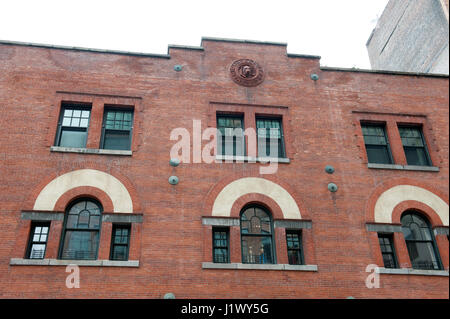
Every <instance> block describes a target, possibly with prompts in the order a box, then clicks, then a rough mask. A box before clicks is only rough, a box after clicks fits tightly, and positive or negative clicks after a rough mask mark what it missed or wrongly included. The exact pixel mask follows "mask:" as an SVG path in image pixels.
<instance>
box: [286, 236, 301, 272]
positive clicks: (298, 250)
mask: <svg viewBox="0 0 450 319" xmlns="http://www.w3.org/2000/svg"><path fill="white" fill-rule="evenodd" d="M288 235H296V236H297V237H298V244H299V247H298V248H289V238H288ZM286 248H287V254H288V263H289V264H290V265H304V264H305V256H304V251H303V238H302V231H301V230H300V229H286ZM289 251H296V252H297V257H298V260H299V261H300V262H299V263H292V262H291V260H290V258H289V256H290V254H289Z"/></svg>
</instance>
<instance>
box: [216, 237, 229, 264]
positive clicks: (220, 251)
mask: <svg viewBox="0 0 450 319" xmlns="http://www.w3.org/2000/svg"><path fill="white" fill-rule="evenodd" d="M228 246H229V231H228V229H227V228H213V262H215V263H229V262H230V257H229V248H228Z"/></svg>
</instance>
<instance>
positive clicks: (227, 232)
mask: <svg viewBox="0 0 450 319" xmlns="http://www.w3.org/2000/svg"><path fill="white" fill-rule="evenodd" d="M216 233H225V236H226V243H227V244H226V246H216V244H215V239H216V238H215V236H214V235H215V234H216ZM216 249H226V251H227V254H226V261H225V262H219V261H216V254H215V250H216ZM212 260H213V263H230V228H229V227H213V228H212Z"/></svg>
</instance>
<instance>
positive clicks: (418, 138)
mask: <svg viewBox="0 0 450 319" xmlns="http://www.w3.org/2000/svg"><path fill="white" fill-rule="evenodd" d="M398 130H399V133H400V137H401V139H402V144H403V149H404V150H405V156H406V161H407V163H408V165H420V166H431V159H430V156H429V154H428V150H427V147H426V145H425V139H424V137H423V133H422V129H421V128H420V127H411V126H399V128H398Z"/></svg>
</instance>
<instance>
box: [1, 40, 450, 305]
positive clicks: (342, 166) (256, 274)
mask: <svg viewBox="0 0 450 319" xmlns="http://www.w3.org/2000/svg"><path fill="white" fill-rule="evenodd" d="M202 45H203V47H204V50H183V49H175V48H172V49H170V52H169V53H170V59H167V58H156V57H153V58H152V57H140V56H127V55H118V54H103V53H94V52H81V51H69V50H58V49H49V48H37V47H27V46H18V45H6V44H0V108H1V116H0V131H1V134H0V145H1V149H2V152H1V153H0V202H1V205H0V218H1V220H0V221H1V223H0V297H3V298H23V297H24V298H35V297H39V298H54V297H58V298H61V297H70V298H124V297H131V298H161V297H162V296H163V295H164V294H165V293H167V292H172V293H174V294H175V296H176V297H177V298H346V297H347V296H353V297H356V298H448V297H449V295H448V291H449V290H448V288H449V286H448V277H437V276H411V275H410V276H408V275H381V287H380V288H378V289H368V288H366V286H365V279H366V277H367V276H368V275H369V273H366V272H365V269H366V267H367V265H369V264H373V263H380V254H379V247H378V246H377V241H376V238H374V236H375V237H376V235H375V233H370V232H368V231H367V230H366V222H367V221H368V220H367V216H366V204H367V202H368V201H369V200H370V196H371V194H372V193H373V191H374V190H375V189H376V188H377V187H378V186H380V185H382V184H384V183H389V181H391V180H393V179H402V178H405V179H410V180H414V181H416V182H417V183H418V184H425V185H432V186H433V187H434V188H435V189H437V190H438V191H439V192H441V193H442V194H444V195H445V196H446V198H448V174H449V170H448V153H449V144H448V116H449V113H448V103H449V98H448V89H449V82H448V78H443V77H424V76H412V75H411V76H410V75H392V74H381V73H369V72H344V71H339V70H330V69H320V66H319V60H317V59H312V58H301V57H288V56H287V55H286V47H285V46H281V45H257V44H251V43H231V42H223V41H203V43H202ZM241 58H249V59H252V60H254V61H256V62H258V63H259V64H260V65H261V66H262V67H263V69H264V71H265V80H264V82H263V83H262V84H260V85H259V86H257V87H250V88H247V87H243V86H239V85H237V84H236V83H234V82H233V81H232V80H231V79H230V75H229V67H230V65H231V63H232V62H233V61H235V60H237V59H241ZM176 64H180V65H182V66H183V70H182V71H181V72H176V71H174V69H173V67H174V65H176ZM311 73H317V74H318V75H319V80H318V81H312V80H311V79H310V74H311ZM67 99H71V100H76V101H81V102H82V101H90V102H92V103H93V109H92V121H93V123H92V126H91V127H90V130H89V137H88V147H91V148H98V147H99V140H100V130H101V119H102V110H103V105H104V103H115V104H121V105H133V106H134V108H135V118H134V128H133V144H132V150H133V155H132V156H114V155H92V154H73V153H56V152H50V146H51V145H52V144H53V141H54V137H55V133H56V124H57V119H58V115H59V111H60V106H61V105H60V103H61V101H63V100H67ZM227 103H228V104H233V105H234V106H232V108H235V109H236V110H238V111H242V112H244V113H245V114H248V112H250V113H251V112H264V113H266V114H278V115H280V112H281V113H282V114H281V115H282V116H283V125H284V127H285V135H286V150H287V155H288V157H289V158H290V163H289V164H281V163H280V164H279V166H278V171H277V174H276V175H271V176H264V175H262V176H261V175H259V167H260V166H261V165H262V164H258V163H234V164H227V163H221V164H219V163H213V164H201V163H191V164H185V163H182V164H181V165H180V166H178V167H176V168H173V167H171V166H170V165H169V152H170V149H171V147H172V145H173V144H174V143H175V141H170V140H169V137H170V132H171V130H172V129H174V128H177V127H182V128H187V129H188V130H189V131H192V120H193V119H197V120H201V121H202V128H203V129H204V128H206V127H207V126H208V125H209V126H213V125H214V123H215V120H214V116H215V111H216V108H218V107H220V105H223V104H227ZM279 106H282V107H283V108H279ZM236 110H235V111H236ZM358 112H359V113H358ZM361 112H362V113H363V114H366V115H367V114H368V115H367V116H366V115H364V116H366V118H364V120H375V119H379V118H380V117H383V119H382V120H383V121H386V122H388V121H391V120H396V119H397V118H399V117H401V118H402V119H405V118H406V121H417V120H418V121H422V122H421V123H422V124H423V125H424V134H425V136H426V139H427V142H428V143H429V145H430V153H431V157H432V159H433V164H434V166H437V167H439V169H440V171H439V172H420V171H402V170H377V169H368V168H367V159H366V155H365V149H364V143H363V140H362V136H361V129H360V127H359V121H360V120H361V119H362V117H364V116H363V115H361V114H362V113H361ZM247 117H248V115H247ZM249 118H251V116H250V117H249ZM390 132H391V133H392V134H395V131H390ZM390 138H392V141H391V143H397V144H396V148H395V149H394V150H393V152H394V157H395V159H396V160H398V162H399V163H402V164H403V162H404V158H403V157H404V155H402V152H401V147H399V144H398V142H399V139H398V137H396V136H391V135H390ZM205 144H206V141H204V142H203V145H205ZM402 156H403V157H402ZM191 158H192V157H191ZM326 165H333V166H334V168H335V169H336V171H335V173H334V174H333V175H329V174H327V173H325V171H324V168H325V166H326ZM81 168H94V169H99V170H101V171H104V172H107V173H109V174H111V175H113V176H115V177H117V178H118V179H119V180H121V181H122V182H123V183H124V184H125V185H126V187H127V189H128V190H129V192H130V193H131V195H132V199H133V204H134V205H135V209H134V213H142V214H143V223H142V224H134V225H133V229H132V236H133V237H132V244H131V245H132V247H131V250H132V251H131V252H130V259H134V260H139V261H140V266H139V268H121V267H81V268H80V269H81V273H80V276H81V277H80V278H81V282H80V284H81V288H79V289H68V288H66V287H65V280H66V277H67V275H68V273H66V272H65V267H62V266H60V267H57V266H10V265H9V262H10V259H11V258H22V257H23V256H24V253H25V249H26V247H25V246H26V241H27V238H28V232H29V225H30V221H28V220H21V218H20V216H21V211H22V210H29V209H31V208H32V204H33V201H34V199H35V198H36V196H37V194H38V193H39V191H40V190H41V189H42V188H43V187H44V186H45V185H46V183H48V182H49V181H51V180H52V179H53V178H54V177H56V176H59V175H61V174H63V173H66V172H69V171H73V170H76V169H81ZM170 175H177V176H178V177H179V179H180V183H179V184H178V185H176V186H172V185H170V184H169V183H168V178H169V176H170ZM230 176H236V177H239V176H258V177H263V178H268V179H274V180H278V181H279V184H280V185H287V186H286V187H287V188H288V190H292V191H290V193H291V194H292V195H293V196H294V199H295V201H296V202H297V203H298V204H299V206H300V208H301V210H302V209H304V210H305V212H307V213H308V218H307V219H308V220H311V222H312V228H311V229H308V230H305V234H306V235H305V238H304V239H305V245H306V246H307V248H306V251H307V256H305V258H306V260H307V262H308V263H311V264H312V263H314V264H316V265H318V271H317V272H303V271H267V270H261V271H255V270H213V269H202V262H206V261H210V259H209V260H205V258H211V256H209V255H210V245H211V238H210V236H211V235H210V234H211V231H210V226H209V229H208V226H202V220H201V217H202V216H210V214H211V211H209V210H205V207H207V206H208V204H207V203H206V202H207V200H208V198H209V197H208V194H210V192H211V191H213V190H214V189H215V187H216V185H218V184H220V183H222V182H223V181H224V180H227V178H229V177H230ZM50 177H51V178H50ZM44 181H45V182H44ZM329 182H334V183H336V184H337V185H338V187H339V190H338V191H337V192H336V193H330V192H329V191H328V189H327V184H328V183H329ZM98 196H102V195H101V193H99V195H98ZM66 200H67V201H68V200H69V198H67V199H66ZM447 202H448V200H447ZM65 205H67V203H65V204H64V203H59V204H58V207H64V206H65ZM30 206H31V208H30ZM109 206H110V205H109ZM109 206H108V205H107V207H109ZM61 228H62V222H52V226H51V230H50V231H51V235H50V237H51V241H50V242H49V251H50V255H49V256H47V257H48V258H56V257H57V249H58V246H59V238H60V234H61ZM110 233H111V224H108V223H104V225H103V226H102V243H101V245H100V251H99V258H102V259H107V258H108V254H109V244H110ZM230 236H231V241H232V247H231V249H232V258H233V259H234V260H235V259H237V261H239V260H240V248H238V247H239V245H240V243H239V231H238V230H236V229H235V228H232V230H231V232H230ZM276 236H277V237H276V239H277V255H278V256H279V257H278V262H279V263H282V262H287V257H286V256H285V255H284V254H285V251H283V250H284V247H285V245H286V244H285V243H283V242H282V240H283V238H284V229H277V230H276ZM397 237H402V234H396V238H397ZM441 237H442V236H441ZM441 237H439V239H438V241H439V243H440V244H439V245H440V247H445V243H444V244H442V243H441V242H443V241H444V240H446V239H445V238H441ZM400 239H401V238H400ZM280 241H281V242H280ZM397 244H398V245H403V246H404V243H402V242H401V241H400V243H397ZM446 247H447V250H448V242H447V246H446ZM280 250H281V251H280ZM402 254H404V249H403V250H402ZM405 257H406V259H407V255H406V256H404V255H402V256H401V258H402V260H403V259H405ZM441 257H442V258H443V259H445V260H446V261H445V262H444V264H445V265H446V267H447V270H448V252H444V253H443V254H442V256H441ZM408 262H409V261H408V260H406V263H408Z"/></svg>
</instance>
